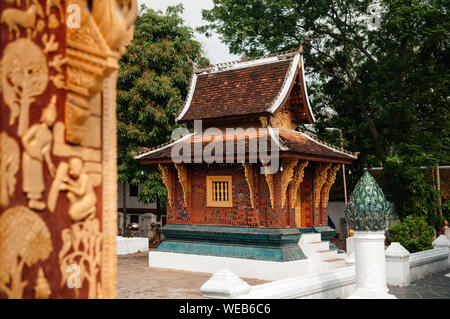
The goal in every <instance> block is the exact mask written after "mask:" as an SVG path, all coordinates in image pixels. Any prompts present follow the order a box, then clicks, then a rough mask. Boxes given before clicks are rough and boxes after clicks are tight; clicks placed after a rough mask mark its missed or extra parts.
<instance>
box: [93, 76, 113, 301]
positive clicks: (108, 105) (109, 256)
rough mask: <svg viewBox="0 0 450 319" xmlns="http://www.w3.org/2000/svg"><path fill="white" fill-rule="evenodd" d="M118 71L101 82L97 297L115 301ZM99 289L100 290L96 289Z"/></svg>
mask: <svg viewBox="0 0 450 319" xmlns="http://www.w3.org/2000/svg"><path fill="white" fill-rule="evenodd" d="M117 77H118V71H114V72H113V73H111V74H110V75H109V76H108V77H107V78H106V79H105V81H104V83H103V118H102V126H103V159H102V160H103V161H102V178H103V187H102V200H103V204H102V207H103V215H102V231H103V250H102V271H101V282H102V285H101V289H100V291H101V293H100V294H98V295H97V297H98V298H100V297H105V298H116V278H117V264H116V258H117V257H116V235H117V151H116V150H117V120H116V110H117V105H116V87H117V85H116V83H117ZM98 290H99V289H98Z"/></svg>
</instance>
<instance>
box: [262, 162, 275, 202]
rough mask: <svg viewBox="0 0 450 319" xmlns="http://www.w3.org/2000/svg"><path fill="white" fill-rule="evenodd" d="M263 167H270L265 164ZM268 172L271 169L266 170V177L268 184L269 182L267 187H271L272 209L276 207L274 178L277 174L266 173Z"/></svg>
mask: <svg viewBox="0 0 450 319" xmlns="http://www.w3.org/2000/svg"><path fill="white" fill-rule="evenodd" d="M263 166H264V167H266V166H269V163H266V164H264V163H263ZM266 171H270V170H269V169H266V170H264V172H265V173H264V176H265V177H266V182H267V186H269V193H270V205H271V207H272V208H274V207H275V194H274V189H273V176H274V175H275V174H269V173H266Z"/></svg>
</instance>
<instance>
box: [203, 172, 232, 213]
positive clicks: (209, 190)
mask: <svg viewBox="0 0 450 319" xmlns="http://www.w3.org/2000/svg"><path fill="white" fill-rule="evenodd" d="M214 182H228V200H227V201H215V200H213V198H214V197H213V183H214ZM232 182H233V178H232V176H231V175H230V176H206V207H233V183H232Z"/></svg>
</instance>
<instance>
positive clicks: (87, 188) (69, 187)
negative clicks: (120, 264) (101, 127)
mask: <svg viewBox="0 0 450 319" xmlns="http://www.w3.org/2000/svg"><path fill="white" fill-rule="evenodd" d="M58 171H59V168H58ZM64 171H66V174H67V175H66V177H65V178H63V182H62V183H59V189H60V190H62V191H66V192H67V198H68V199H69V201H70V207H69V211H68V215H69V218H70V220H71V221H72V222H73V223H74V224H73V225H72V226H71V228H70V229H65V230H63V231H62V233H61V238H62V241H63V247H62V248H61V250H60V252H59V259H60V270H61V274H62V276H63V278H62V282H61V285H64V283H65V282H66V280H67V278H68V276H69V275H70V272H69V273H68V272H67V269H68V267H69V266H70V265H71V264H76V265H78V266H79V267H80V275H81V278H80V280H81V282H84V281H85V280H86V281H87V283H88V285H89V288H88V298H96V297H98V296H99V295H102V289H101V284H100V282H97V275H98V273H99V272H100V269H101V260H102V254H101V249H102V242H103V235H102V233H101V232H100V222H99V221H98V219H96V218H95V213H96V204H97V196H96V195H95V192H94V188H93V185H92V183H91V182H90V180H89V176H88V175H87V174H86V173H83V162H82V161H81V160H80V159H79V158H72V159H70V161H69V165H68V167H67V166H66V167H62V168H61V172H62V173H64ZM62 173H61V175H62ZM52 188H53V186H52ZM55 188H56V186H55ZM76 294H77V296H78V289H77V290H76Z"/></svg>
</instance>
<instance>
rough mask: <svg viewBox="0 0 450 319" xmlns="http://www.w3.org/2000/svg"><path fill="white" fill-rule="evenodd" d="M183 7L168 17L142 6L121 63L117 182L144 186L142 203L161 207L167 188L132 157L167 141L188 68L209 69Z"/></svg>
mask: <svg viewBox="0 0 450 319" xmlns="http://www.w3.org/2000/svg"><path fill="white" fill-rule="evenodd" d="M182 12H183V6H182V5H177V6H174V7H168V9H167V11H166V14H162V13H161V12H156V11H154V10H152V9H148V8H147V7H145V6H142V7H141V13H140V15H139V16H138V17H137V19H136V24H135V35H134V39H133V41H132V43H131V45H130V46H129V47H128V49H127V52H126V54H125V55H124V56H123V57H122V59H121V60H120V72H119V78H118V84H117V120H118V125H117V133H118V145H119V146H118V170H119V180H120V181H122V182H127V183H131V184H134V185H136V184H140V183H143V184H144V188H143V189H142V190H141V192H140V194H139V199H140V201H142V202H144V203H150V202H157V201H159V203H160V206H161V207H165V205H164V203H165V195H166V190H165V188H164V186H163V184H162V182H161V177H160V175H159V173H158V171H157V169H156V168H155V167H149V166H145V165H140V164H139V163H138V162H137V161H135V160H134V159H133V157H134V155H136V154H137V153H140V152H142V147H146V148H151V147H155V146H158V145H160V144H163V143H165V142H167V141H168V140H170V137H171V132H172V130H173V129H174V128H175V127H176V124H175V114H177V113H178V112H179V110H180V109H181V107H182V105H183V103H184V99H185V97H186V94H187V90H188V85H189V81H190V76H191V73H192V64H191V63H190V62H189V59H190V60H192V61H194V62H196V63H197V64H198V65H207V64H208V61H207V60H206V59H205V58H204V57H203V54H202V49H201V44H200V43H199V42H197V41H196V40H195V39H194V33H193V30H192V29H191V28H189V27H187V26H185V25H184V22H183V20H182V18H181V17H180V16H181V13H182Z"/></svg>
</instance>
